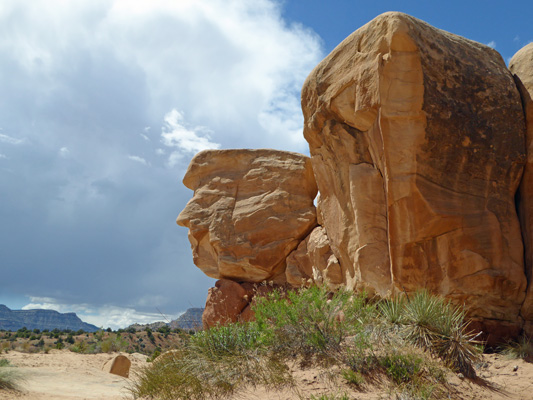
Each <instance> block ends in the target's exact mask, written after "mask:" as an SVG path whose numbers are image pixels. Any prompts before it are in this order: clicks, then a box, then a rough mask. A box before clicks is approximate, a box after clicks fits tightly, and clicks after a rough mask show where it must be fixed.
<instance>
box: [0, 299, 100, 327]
mask: <svg viewBox="0 0 533 400" xmlns="http://www.w3.org/2000/svg"><path fill="white" fill-rule="evenodd" d="M24 327H25V328H27V329H30V330H33V329H40V330H43V329H48V330H52V329H60V330H65V329H70V330H73V331H79V330H80V329H82V330H84V331H85V332H96V331H97V330H98V329H99V328H98V327H97V326H95V325H91V324H88V323H86V322H83V321H82V320H81V319H79V317H78V316H77V315H76V314H75V313H60V312H57V311H54V310H11V309H9V308H8V307H6V306H5V305H3V304H0V329H1V330H6V331H17V330H19V329H21V328H24Z"/></svg>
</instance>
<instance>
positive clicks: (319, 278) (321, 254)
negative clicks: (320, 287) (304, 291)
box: [285, 226, 345, 288]
mask: <svg viewBox="0 0 533 400" xmlns="http://www.w3.org/2000/svg"><path fill="white" fill-rule="evenodd" d="M285 276H286V278H287V283H289V284H290V285H292V286H294V287H299V286H305V285H306V284H308V283H311V282H315V283H318V284H321V283H324V282H326V283H327V284H328V286H329V287H331V288H335V287H337V286H339V285H342V284H343V283H345V281H344V276H343V274H342V270H341V266H340V265H339V260H337V257H335V255H334V254H333V252H332V251H331V247H330V244H329V239H328V236H327V234H326V230H325V229H324V228H323V227H321V226H317V227H316V228H315V229H313V231H312V232H311V233H310V234H309V236H307V237H306V238H305V240H303V241H302V242H301V243H300V244H299V245H298V248H297V249H296V250H294V251H293V252H292V253H291V254H289V256H288V257H287V269H286V270H285Z"/></svg>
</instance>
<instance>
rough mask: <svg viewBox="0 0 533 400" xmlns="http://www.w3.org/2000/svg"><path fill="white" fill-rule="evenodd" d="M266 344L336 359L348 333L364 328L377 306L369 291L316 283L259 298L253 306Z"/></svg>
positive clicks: (326, 359)
mask: <svg viewBox="0 0 533 400" xmlns="http://www.w3.org/2000/svg"><path fill="white" fill-rule="evenodd" d="M253 310H254V312H255V316H256V321H257V324H258V327H259V329H260V331H261V332H263V340H264V344H265V345H267V346H269V347H271V348H272V351H274V352H276V353H277V354H280V355H283V356H285V357H289V356H294V355H299V356H301V357H303V359H304V360H305V361H306V362H308V361H310V359H311V358H313V357H314V358H316V359H317V360H319V361H322V362H326V363H328V362H332V361H334V360H335V359H337V357H338V356H339V354H340V352H341V347H342V343H343V341H344V340H345V339H346V337H348V336H351V335H354V334H356V333H358V332H359V331H361V330H362V329H363V327H364V324H365V323H366V322H367V321H368V320H369V319H370V317H371V316H372V315H373V314H374V311H375V307H374V306H373V305H372V304H371V303H369V302H368V301H367V298H366V295H365V294H364V293H363V294H360V295H356V294H354V293H353V292H349V291H342V290H340V291H337V292H335V293H333V294H330V293H328V291H327V289H325V288H323V287H317V286H313V287H310V288H304V289H300V290H295V291H289V292H288V293H286V294H283V293H281V292H279V291H274V292H272V293H270V294H269V295H268V296H267V297H264V298H259V299H258V300H257V301H256V304H255V305H254V308H253Z"/></svg>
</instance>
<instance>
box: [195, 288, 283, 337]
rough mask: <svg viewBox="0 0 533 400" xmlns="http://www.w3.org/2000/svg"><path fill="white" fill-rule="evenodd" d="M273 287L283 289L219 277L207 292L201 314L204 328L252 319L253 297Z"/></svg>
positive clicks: (261, 294)
mask: <svg viewBox="0 0 533 400" xmlns="http://www.w3.org/2000/svg"><path fill="white" fill-rule="evenodd" d="M274 289H279V290H283V287H282V286H278V285H274V284H272V285H256V284H252V283H250V282H241V283H238V282H235V281H232V280H229V279H220V280H218V281H217V282H216V283H215V287H213V288H210V289H209V291H208V294H207V300H206V303H205V310H204V313H203V315H202V322H203V327H204V329H209V328H212V327H214V326H217V325H226V324H228V323H234V322H238V321H240V322H245V321H251V320H253V319H254V312H253V311H252V305H253V302H254V299H255V298H256V297H257V296H259V297H261V296H265V295H267V294H268V293H270V292H271V291H272V290H274Z"/></svg>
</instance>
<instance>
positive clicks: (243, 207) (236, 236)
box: [177, 150, 317, 282]
mask: <svg viewBox="0 0 533 400" xmlns="http://www.w3.org/2000/svg"><path fill="white" fill-rule="evenodd" d="M183 183H184V184H185V186H187V187H188V188H190V189H193V190H194V197H193V198H192V199H191V201H189V203H188V204H187V206H186V207H185V209H184V210H183V211H182V212H181V214H180V215H179V217H178V220H177V223H178V224H179V225H182V226H186V227H188V228H189V240H190V242H191V247H192V252H193V260H194V263H195V264H196V266H198V267H199V268H200V269H201V270H202V271H203V272H204V273H205V274H206V275H208V276H210V277H213V278H217V279H223V278H228V279H233V280H236V281H247V282H261V281H264V280H274V281H276V282H284V281H285V259H286V257H287V256H288V255H289V253H290V252H291V251H292V250H294V249H295V248H296V247H297V246H298V244H299V243H300V241H301V240H302V239H304V238H305V237H306V236H307V235H308V234H309V232H310V231H311V230H312V229H313V228H314V227H315V226H316V212H315V206H314V204H313V199H314V198H315V196H316V193H317V186H316V182H315V179H314V176H313V171H312V168H311V161H310V159H309V157H306V156H304V155H301V154H297V153H290V152H286V151H277V150H206V151H203V152H201V153H198V154H197V155H196V156H195V157H194V158H193V160H192V161H191V163H190V165H189V168H188V170H187V173H186V174H185V178H184V179H183Z"/></svg>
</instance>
